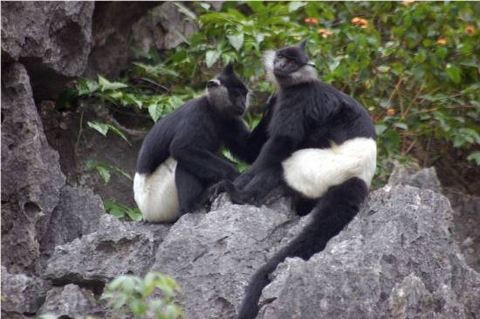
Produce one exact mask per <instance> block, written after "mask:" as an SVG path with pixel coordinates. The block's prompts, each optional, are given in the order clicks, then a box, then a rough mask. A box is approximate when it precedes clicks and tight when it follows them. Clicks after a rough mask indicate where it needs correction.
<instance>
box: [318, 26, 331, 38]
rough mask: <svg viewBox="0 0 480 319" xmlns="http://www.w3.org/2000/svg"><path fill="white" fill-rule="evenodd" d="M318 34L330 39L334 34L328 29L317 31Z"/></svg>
mask: <svg viewBox="0 0 480 319" xmlns="http://www.w3.org/2000/svg"><path fill="white" fill-rule="evenodd" d="M317 33H318V34H320V35H321V36H322V37H323V38H328V37H329V36H331V35H332V34H333V32H332V31H330V30H327V29H322V28H320V29H317Z"/></svg>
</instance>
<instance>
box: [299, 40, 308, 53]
mask: <svg viewBox="0 0 480 319" xmlns="http://www.w3.org/2000/svg"><path fill="white" fill-rule="evenodd" d="M307 42H308V40H307V39H305V40H303V41H302V42H300V44H299V45H298V47H299V48H300V49H302V51H305V46H306V45H307Z"/></svg>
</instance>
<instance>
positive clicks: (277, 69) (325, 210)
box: [216, 47, 375, 319]
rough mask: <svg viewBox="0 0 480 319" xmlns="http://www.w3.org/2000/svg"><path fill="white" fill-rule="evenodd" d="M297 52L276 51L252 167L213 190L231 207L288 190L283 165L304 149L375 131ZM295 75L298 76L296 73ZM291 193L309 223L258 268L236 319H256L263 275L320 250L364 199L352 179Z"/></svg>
mask: <svg viewBox="0 0 480 319" xmlns="http://www.w3.org/2000/svg"><path fill="white" fill-rule="evenodd" d="M308 67H312V66H311V64H309V62H308V57H307V56H306V54H305V53H304V52H303V48H301V47H290V48H285V49H281V50H279V51H277V52H276V57H275V61H274V68H273V70H272V71H273V74H274V75H275V78H276V81H277V83H278V84H279V89H280V90H279V92H278V94H277V95H276V101H275V102H274V103H271V105H270V106H269V108H270V111H269V112H267V114H268V117H267V118H266V119H265V118H264V120H265V121H264V123H263V125H264V128H266V130H267V131H266V134H267V136H268V139H267V140H266V142H265V144H264V145H263V147H262V149H261V152H260V154H259V156H258V158H257V159H256V160H255V162H254V163H253V165H252V166H251V168H250V169H249V170H248V171H247V172H245V173H243V174H242V175H241V176H239V177H238V178H237V179H236V180H235V181H234V183H233V184H232V183H230V182H228V181H226V182H223V183H222V184H219V185H217V186H216V187H217V189H216V191H217V192H218V191H219V190H218V188H221V189H222V190H226V191H227V192H229V193H230V197H231V199H232V201H234V202H236V203H246V202H249V203H254V204H256V205H259V204H261V203H263V202H264V201H265V199H266V197H267V196H268V194H269V193H270V192H271V191H272V190H273V189H274V188H276V187H278V185H283V186H286V187H287V188H288V185H286V183H285V182H284V181H283V167H282V162H283V161H284V160H285V159H287V158H288V157H290V155H291V154H292V153H293V152H295V151H297V150H299V149H304V148H329V147H330V146H331V144H330V143H331V142H334V143H336V144H337V145H340V144H342V143H343V142H345V141H347V140H350V139H353V138H356V137H366V138H372V139H374V138H375V130H374V127H373V124H372V121H371V119H370V117H369V115H368V113H367V112H366V110H365V109H364V108H363V107H362V106H361V105H359V104H358V102H356V101H355V100H354V99H353V98H351V97H350V96H348V95H346V94H344V93H342V92H340V91H338V90H337V89H335V88H334V87H332V86H330V85H327V84H325V83H322V82H320V81H318V80H316V79H315V78H312V76H311V75H312V74H316V73H313V72H315V71H313V70H311V69H305V68H308ZM305 70H307V71H308V72H306V73H305V74H306V75H305V76H304V77H301V76H300V77H293V75H292V74H293V73H295V72H303V71H305ZM297 75H298V74H297ZM318 165H322V163H318ZM290 191H291V192H293V193H295V197H296V198H297V200H296V209H297V212H298V213H299V214H300V215H305V214H307V213H309V212H310V213H311V214H313V219H312V222H311V224H310V225H308V226H307V227H306V228H305V229H304V230H303V231H302V232H301V234H300V235H299V236H298V237H297V238H295V239H294V240H293V241H292V242H291V243H289V244H288V245H287V246H286V247H284V248H283V249H281V250H280V251H279V252H278V253H277V254H276V255H275V256H274V257H273V258H271V259H270V260H269V261H268V262H267V263H266V264H265V265H264V266H262V267H261V268H260V269H259V270H258V271H257V272H256V273H255V274H254V276H253V277H252V279H251V281H250V283H249V285H248V287H247V288H246V294H245V297H244V299H243V302H242V305H241V307H240V312H239V317H238V318H240V319H249V318H255V316H256V314H257V312H258V300H259V297H260V295H261V293H262V290H263V288H264V287H265V286H266V285H267V284H268V283H269V282H270V280H269V278H268V276H269V274H270V273H271V272H272V271H273V270H275V268H276V267H277V265H278V264H279V263H280V262H282V261H283V260H284V259H285V258H286V257H293V256H297V257H301V258H303V259H305V260H307V259H308V258H310V257H311V256H312V255H313V254H315V253H317V252H319V251H321V250H323V249H324V247H325V245H326V243H327V242H328V240H329V239H330V238H332V237H333V236H335V235H336V234H337V233H338V232H340V230H342V229H343V227H344V226H345V225H346V224H347V223H348V222H350V221H351V220H352V218H353V217H354V216H355V214H356V213H357V212H358V210H359V206H360V204H361V203H362V201H363V200H364V199H365V198H366V196H367V193H368V187H367V185H366V184H365V182H364V181H362V180H360V179H359V178H352V179H350V180H348V181H346V182H344V183H342V184H340V185H338V186H335V187H331V188H330V189H329V190H328V191H327V192H326V193H325V194H324V195H323V196H322V197H321V198H320V199H315V200H312V199H307V198H304V197H303V196H302V195H301V194H298V193H296V192H295V191H293V190H292V189H290Z"/></svg>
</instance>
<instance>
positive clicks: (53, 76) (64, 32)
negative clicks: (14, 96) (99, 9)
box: [2, 1, 94, 98]
mask: <svg viewBox="0 0 480 319" xmlns="http://www.w3.org/2000/svg"><path fill="white" fill-rule="evenodd" d="M93 8H94V3H93V2H82V1H66V2H49V1H46V2H42V1H32V2H15V1H13V2H2V58H4V61H5V60H6V61H11V60H14V61H21V62H22V63H23V64H24V65H26V67H27V69H28V70H29V74H30V76H31V77H32V86H33V87H34V92H35V96H36V97H40V98H45V97H51V95H52V92H53V91H55V93H58V92H59V91H60V90H61V87H62V85H63V84H64V83H65V81H66V78H68V77H73V76H79V75H80V74H82V73H83V71H84V69H85V66H86V64H87V58H88V54H89V53H90V49H91V45H92V15H93ZM47 79H48V80H47Z"/></svg>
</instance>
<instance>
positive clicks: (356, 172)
mask: <svg viewBox="0 0 480 319" xmlns="http://www.w3.org/2000/svg"><path fill="white" fill-rule="evenodd" d="M376 161H377V144H376V143H375V141H374V140H373V139H371V138H365V137H357V138H354V139H351V140H348V141H346V142H344V143H343V144H341V145H336V144H333V143H332V146H331V148H327V149H319V148H306V149H302V150H299V151H296V152H294V153H293V154H292V155H291V156H290V157H289V158H287V159H286V160H285V161H283V163H282V165H283V171H284V178H285V181H286V182H287V184H288V185H289V186H290V187H292V188H293V189H294V190H296V191H298V192H300V193H301V194H303V195H304V196H306V197H308V198H319V197H321V196H322V195H323V194H324V193H325V192H326V191H327V190H328V188H330V187H331V186H335V185H339V184H341V183H343V182H345V181H347V180H348V179H350V178H352V177H358V178H360V179H361V180H363V181H364V182H365V183H366V184H367V186H370V183H371V181H372V178H373V174H374V173H375V167H376Z"/></svg>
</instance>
